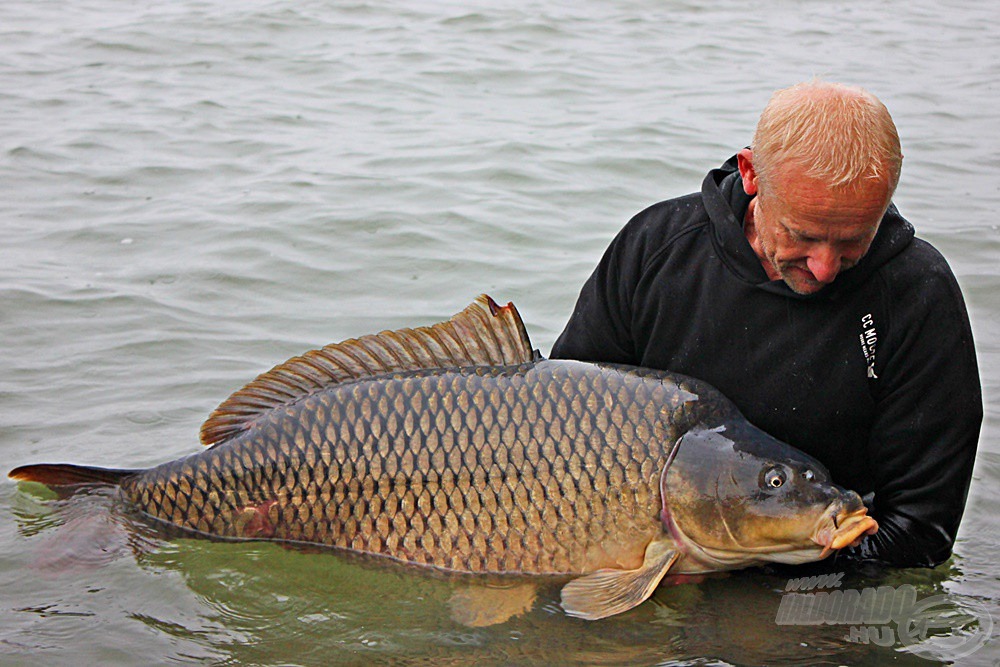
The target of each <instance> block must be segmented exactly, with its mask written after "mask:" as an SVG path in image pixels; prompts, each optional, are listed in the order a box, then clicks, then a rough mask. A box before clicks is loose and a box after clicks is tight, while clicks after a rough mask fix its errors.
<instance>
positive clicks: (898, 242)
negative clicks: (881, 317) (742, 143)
mask: <svg viewBox="0 0 1000 667" xmlns="http://www.w3.org/2000/svg"><path fill="white" fill-rule="evenodd" d="M701 197H702V201H703V202H704V204H705V209H706V210H707V211H708V215H709V219H710V220H711V225H712V242H713V243H714V244H715V248H716V250H717V251H718V253H719V257H720V258H722V261H723V262H724V263H725V264H726V266H727V267H729V269H730V270H731V271H732V272H733V273H735V274H736V275H737V276H738V277H739V278H740V279H741V280H744V281H745V282H749V283H751V284H754V285H756V286H757V287H758V289H762V290H765V291H767V292H772V293H775V294H781V295H783V296H787V297H789V298H793V299H806V300H808V299H829V300H833V299H837V298H838V296H839V295H841V294H846V293H849V292H851V291H853V290H854V289H856V288H857V286H858V285H860V284H861V283H863V282H865V281H866V280H868V278H870V277H871V275H872V274H873V273H875V272H876V271H877V270H878V269H879V268H880V267H881V266H882V265H883V264H885V263H886V262H888V261H889V260H890V259H892V258H893V257H895V256H896V255H898V254H899V253H900V252H902V251H903V250H904V249H905V248H906V247H907V246H909V245H910V243H912V242H913V235H914V232H913V225H911V224H910V223H909V222H907V221H906V220H905V219H904V218H903V217H902V216H901V215H899V211H897V210H896V207H895V205H893V204H890V205H889V209H888V210H887V211H886V212H885V215H884V216H883V217H882V222H881V223H880V224H879V229H878V232H877V233H876V234H875V238H874V240H873V241H872V245H871V247H870V248H869V249H868V253H867V254H866V255H865V256H864V257H862V258H861V261H859V262H858V263H857V264H855V265H854V266H853V267H851V268H850V269H847V270H846V271H843V272H842V273H840V274H839V275H838V276H837V278H836V279H835V280H834V281H833V282H832V283H830V284H829V285H827V286H826V287H824V288H823V289H821V290H819V291H818V292H815V293H813V294H797V293H795V292H794V291H792V289H791V288H790V287H789V286H788V285H786V284H785V282H784V281H783V280H771V279H770V278H768V277H767V273H766V272H765V271H764V267H763V266H762V265H761V263H760V259H759V258H758V257H757V253H755V252H754V250H753V248H752V247H751V246H750V242H749V241H747V238H746V235H745V234H744V233H743V218H744V216H745V215H746V211H747V206H748V205H749V204H750V200H751V199H753V197H752V196H750V195H748V194H747V193H746V192H745V191H744V190H743V179H742V178H740V172H739V169H738V168H737V166H736V156H735V155H734V156H733V157H731V158H730V159H729V160H727V161H726V163H725V164H723V165H722V167H720V168H719V169H713V170H712V171H710V172H708V175H707V176H706V177H705V180H704V182H703V183H702V186H701Z"/></svg>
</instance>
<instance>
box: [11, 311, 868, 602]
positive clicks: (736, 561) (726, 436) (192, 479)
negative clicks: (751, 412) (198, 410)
mask: <svg viewBox="0 0 1000 667" xmlns="http://www.w3.org/2000/svg"><path fill="white" fill-rule="evenodd" d="M201 440H202V443H203V444H205V445H207V446H208V448H207V449H205V450H204V451H202V452H199V453H195V454H192V455H190V456H187V457H184V458H181V459H178V460H176V461H170V462H167V463H164V464H162V465H159V466H156V467H153V468H149V469H146V470H119V469H107V468H95V467H85V466H76V465H69V464H39V465H28V466H22V467H19V468H17V469H15V470H13V471H12V472H11V473H10V476H11V477H13V478H14V479H17V480H25V481H35V482H40V483H43V484H47V485H51V486H57V487H59V486H68V487H72V486H76V485H81V484H110V485H117V486H118V487H120V489H121V493H122V494H124V496H125V498H127V500H128V501H129V502H130V503H132V504H134V505H135V506H136V507H137V508H138V509H139V510H140V511H141V512H143V513H144V514H146V515H148V516H149V517H152V518H153V519H155V520H157V521H159V522H164V523H166V524H169V525H170V526H171V527H174V528H179V529H181V530H183V531H185V532H188V533H190V534H193V535H201V536H209V537H213V538H222V539H233V540H244V539H248V540H276V541H281V542H285V543H293V544H310V545H312V544H316V545H324V546H328V547H334V548H336V549H341V550H347V551H350V552H355V553H361V554H366V555H371V556H377V557H382V558H386V559H392V560H395V561H400V562H403V563H407V564H410V565H416V566H423V567H428V568H435V569H438V570H444V571H450V572H460V573H468V574H500V575H535V576H537V575H560V576H563V577H566V578H567V579H570V581H569V582H568V583H567V584H566V585H565V586H564V587H563V589H562V604H563V607H564V609H565V610H566V612H567V613H569V614H571V615H574V616H578V617H581V618H587V619H598V618H603V617H606V616H610V615H612V614H617V613H621V612H623V611H626V610H628V609H631V608H632V607H634V606H636V605H638V604H640V603H641V602H642V601H643V600H645V599H646V598H648V597H649V596H650V595H651V594H652V592H653V590H654V589H655V588H656V586H657V585H658V584H659V582H660V580H661V579H662V578H663V577H664V575H667V574H668V572H669V573H670V574H671V575H673V574H689V573H701V572H711V571H718V570H728V569H735V568H741V567H746V566H750V565H754V564H759V563H763V562H768V561H771V562H781V563H802V562H807V561H813V560H818V559H821V558H824V557H826V556H827V555H828V554H830V553H831V552H832V551H833V550H836V549H840V548H843V547H844V546H847V545H849V544H852V543H854V542H855V541H856V540H857V539H859V538H860V537H861V536H863V535H864V534H870V533H873V532H875V530H877V524H876V523H875V521H874V519H872V518H871V517H869V516H867V514H866V509H865V507H864V505H863V504H862V502H861V499H860V498H859V497H858V495H857V494H855V493H854V492H851V491H845V490H844V489H841V488H840V487H838V486H836V485H834V484H833V483H832V482H831V481H830V479H829V475H828V473H827V471H826V469H825V468H824V467H823V465H822V464H821V463H819V462H818V461H816V460H815V459H813V458H812V457H810V456H808V455H806V454H805V453H803V452H801V451H799V450H796V449H794V448H792V447H791V446H789V445H787V444H785V443H782V442H779V441H778V440H776V439H774V438H772V437H770V436H768V435H767V434H766V433H764V432H762V431H760V430H759V429H757V428H755V427H754V426H752V425H751V424H749V423H748V422H747V421H746V420H745V419H744V418H743V417H742V416H741V415H740V414H739V412H738V410H737V409H736V407H735V406H734V405H733V404H732V403H731V402H730V401H729V400H728V399H726V398H725V397H723V396H722V395H721V394H719V392H717V391H716V390H714V389H713V388H711V387H710V386H708V385H706V384H705V383H704V382H701V381H698V380H695V379H692V378H688V377H684V376H681V375H677V374H674V373H669V372H665V371H658V370H651V369H644V368H636V367H629V366H620V365H613V364H594V363H582V362H574V361H555V360H546V359H543V358H542V357H541V355H539V354H538V352H537V351H533V350H532V347H531V343H530V341H529V339H528V336H527V333H526V331H525V328H524V325H523V324H522V322H521V319H520V316H519V315H518V313H517V311H516V309H515V308H514V306H513V304H508V305H507V306H504V307H500V306H498V305H497V304H496V303H495V302H494V301H493V300H492V299H490V298H489V297H487V296H485V295H483V296H480V297H479V298H478V299H477V300H476V301H475V302H473V303H472V304H471V305H470V306H469V307H468V308H466V309H465V310H463V311H462V312H461V313H459V314H457V315H455V316H454V317H452V318H451V319H450V320H448V321H447V322H443V323H440V324H436V325H434V326H430V327H421V328H417V329H403V330H400V331H391V332H389V331H387V332H382V333H379V334H375V335H369V336H363V337H361V338H358V339H352V340H348V341H345V342H342V343H338V344H334V345H328V346H327V347H324V348H322V349H319V350H313V351H311V352H308V353H306V354H305V355H303V356H301V357H296V358H293V359H291V360H290V361H288V362H286V363H284V364H282V365H280V366H277V367H275V368H274V369H272V370H271V371H269V372H267V373H264V374H262V375H260V376H259V377H258V378H257V379H255V380H254V381H253V382H251V383H250V384H249V385H247V386H246V387H244V388H243V389H241V390H239V391H237V392H236V393H235V394H233V396H231V397H230V398H229V399H227V400H226V401H225V402H224V403H223V404H222V405H221V406H219V408H218V409H216V410H215V412H213V413H212V415H211V416H210V417H209V419H208V421H206V422H205V424H204V425H203V426H202V429H201Z"/></svg>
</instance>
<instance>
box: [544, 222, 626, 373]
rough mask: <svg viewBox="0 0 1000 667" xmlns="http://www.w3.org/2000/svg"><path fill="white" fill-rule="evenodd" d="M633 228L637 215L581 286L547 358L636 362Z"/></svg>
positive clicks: (615, 239) (623, 362)
mask: <svg viewBox="0 0 1000 667" xmlns="http://www.w3.org/2000/svg"><path fill="white" fill-rule="evenodd" d="M640 215H642V214H640ZM638 224H639V222H638V216H637V218H633V220H632V221H631V222H630V223H629V224H628V225H626V226H625V227H624V228H623V229H622V230H621V231H620V232H619V233H618V235H617V236H616V237H615V238H614V240H613V241H612V242H611V245H610V246H608V249H607V250H606V251H605V252H604V256H603V257H602V258H601V261H600V263H599V264H598V265H597V268H596V269H594V272H593V273H592V274H591V275H590V278H588V279H587V281H586V282H585V283H584V284H583V289H581V290H580V296H579V297H578V299H577V302H576V306H575V307H574V308H573V313H572V315H570V318H569V321H568V322H567V323H566V327H565V329H563V332H562V334H560V336H559V338H558V339H556V342H555V344H554V345H553V346H552V352H551V354H550V356H551V358H553V359H576V360H579V361H606V362H612V363H622V364H635V363H637V358H636V354H635V344H634V341H633V338H632V335H631V320H632V317H631V312H630V311H631V299H632V294H633V293H634V290H635V285H636V283H637V281H638V275H639V273H640V268H639V267H640V266H641V258H640V257H639V255H640V254H641V253H640V252H639V251H638V249H637V248H636V246H637V242H636V236H637V234H636V230H635V228H636V227H637V226H638Z"/></svg>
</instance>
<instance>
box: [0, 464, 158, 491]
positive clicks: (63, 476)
mask: <svg viewBox="0 0 1000 667" xmlns="http://www.w3.org/2000/svg"><path fill="white" fill-rule="evenodd" d="M136 472H139V471H138V470H121V469H115V468H96V467H92V466H78V465H72V464H70V463H36V464H33V465H26V466H21V467H19V468H14V469H13V470H11V471H10V472H9V473H7V476H8V477H10V478H11V479H16V480H17V481H19V482H38V483H39V484H44V485H45V486H80V485H82V484H100V485H105V486H117V485H119V484H121V481H122V479H123V478H125V477H128V476H129V475H132V474H135V473H136Z"/></svg>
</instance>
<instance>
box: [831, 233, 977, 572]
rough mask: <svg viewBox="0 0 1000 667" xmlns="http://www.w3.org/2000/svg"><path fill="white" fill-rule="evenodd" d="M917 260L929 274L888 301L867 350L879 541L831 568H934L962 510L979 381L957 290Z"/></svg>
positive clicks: (939, 262) (947, 274)
mask: <svg viewBox="0 0 1000 667" xmlns="http://www.w3.org/2000/svg"><path fill="white" fill-rule="evenodd" d="M921 254H923V255H924V257H925V258H929V259H931V260H933V262H934V264H933V266H932V267H931V269H930V271H927V272H923V273H922V274H921V276H920V280H918V281H916V282H915V283H912V282H911V284H908V285H907V286H906V288H905V289H904V291H903V293H902V294H899V295H898V298H892V299H891V301H892V302H891V303H889V304H888V312H889V313H890V322H889V326H890V327H891V328H892V329H893V331H894V332H895V333H896V334H898V335H893V336H892V337H891V340H890V341H887V343H889V344H890V345H891V346H892V347H891V348H889V347H885V346H884V347H883V348H882V349H877V350H876V355H878V354H879V353H882V354H884V355H886V357H887V359H886V361H885V364H884V365H882V366H881V368H878V367H877V369H878V370H877V372H878V376H879V377H878V379H876V380H873V383H874V386H875V388H876V389H875V395H876V398H877V410H878V413H877V414H878V416H877V418H876V421H875V424H874V426H873V429H872V432H871V436H870V438H869V445H868V461H869V463H870V465H871V466H872V470H873V475H874V483H875V496H874V502H873V505H874V506H873V508H872V514H873V516H874V517H875V518H876V520H878V522H879V531H878V533H876V534H875V535H872V536H869V537H866V538H865V539H864V540H863V541H862V543H861V544H860V545H859V546H858V547H856V548H854V549H850V550H845V551H844V552H842V553H841V554H839V556H838V560H840V558H846V559H848V560H860V561H878V562H883V563H887V564H890V565H895V566H902V567H914V566H924V567H933V566H936V565H938V564H940V563H942V562H943V561H945V560H947V558H948V557H949V556H950V555H951V550H952V546H953V545H954V542H955V534H956V532H957V531H958V526H959V522H960V521H961V518H962V513H963V511H964V509H965V502H966V496H967V494H968V489H969V482H970V481H971V479H972V468H973V464H974V463H975V456H976V448H977V444H978V441H979V429H980V426H981V424H982V419H983V403H982V391H981V388H980V382H979V371H978V368H977V364H976V354H975V349H974V347H973V341H972V331H971V328H970V326H969V319H968V314H967V312H966V309H965V304H964V301H963V299H962V295H961V292H960V291H959V288H958V284H957V283H956V281H955V278H954V276H953V275H952V273H951V271H950V269H949V268H948V266H947V264H946V263H945V262H944V259H943V258H941V257H940V255H938V254H937V252H936V251H935V250H933V248H931V247H930V246H927V245H924V247H923V249H922V250H921ZM928 254H930V257H928ZM892 296H893V297H896V296H897V295H892Z"/></svg>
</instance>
